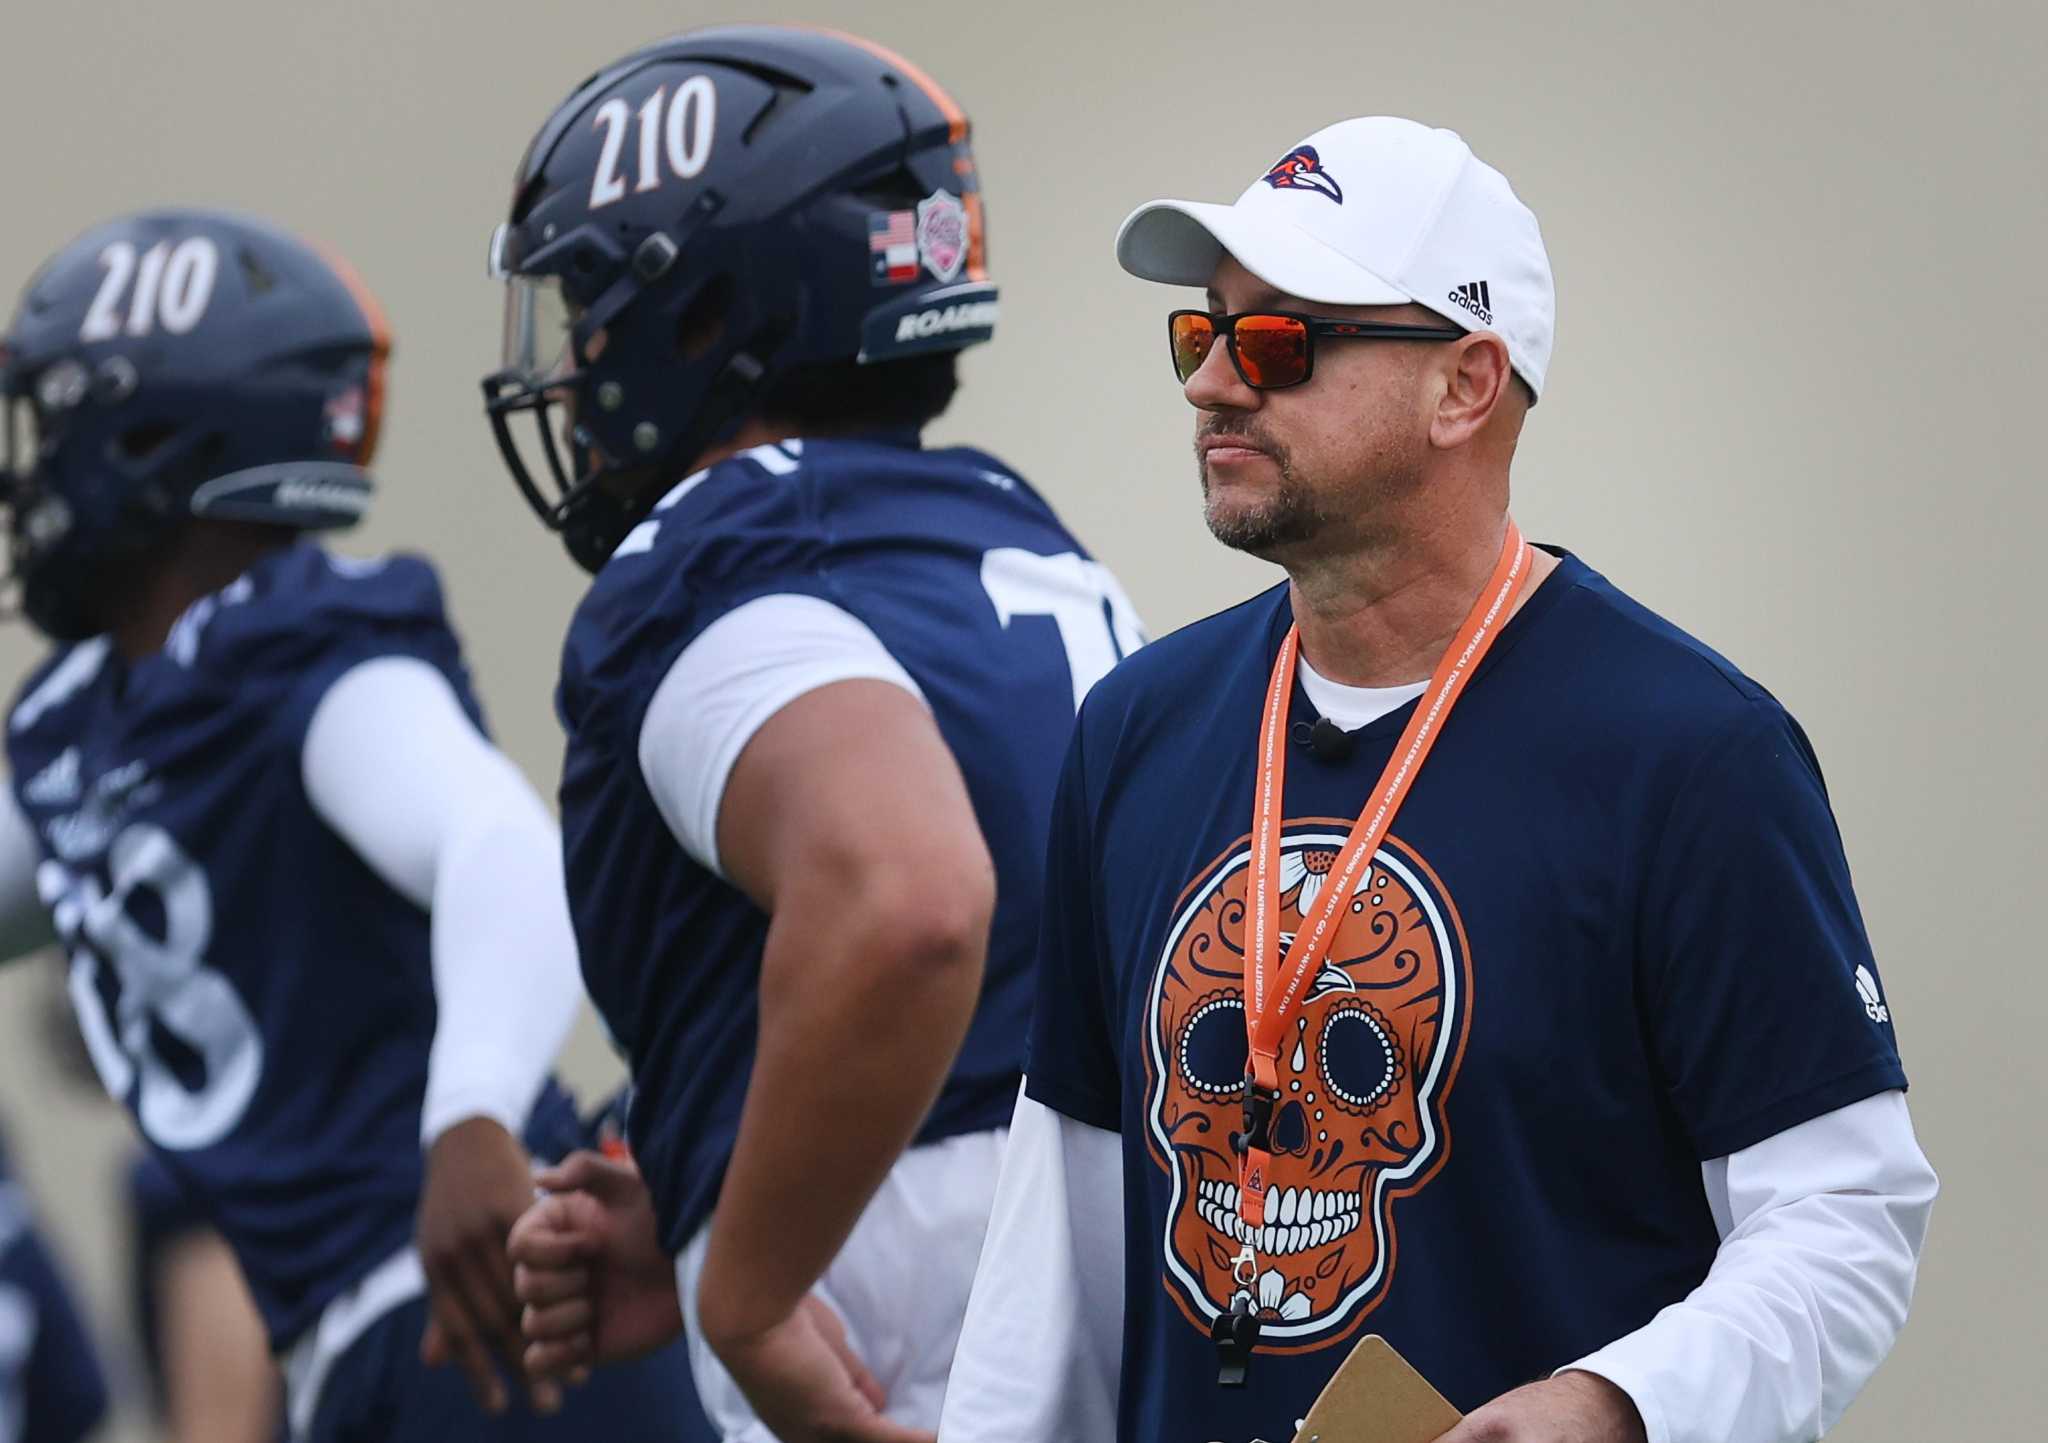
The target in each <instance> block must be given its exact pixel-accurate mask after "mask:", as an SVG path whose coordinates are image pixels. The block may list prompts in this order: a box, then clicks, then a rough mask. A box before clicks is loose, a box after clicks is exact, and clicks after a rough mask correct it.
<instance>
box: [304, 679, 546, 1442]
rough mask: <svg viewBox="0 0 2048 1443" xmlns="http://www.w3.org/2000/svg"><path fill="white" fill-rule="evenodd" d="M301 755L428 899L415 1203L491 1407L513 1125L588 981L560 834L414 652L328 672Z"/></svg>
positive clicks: (505, 1331) (449, 1325)
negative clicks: (426, 1041) (426, 1030)
mask: <svg viewBox="0 0 2048 1443" xmlns="http://www.w3.org/2000/svg"><path fill="white" fill-rule="evenodd" d="M303 770H304V776H305V782H306V792H307V796H308V797H309V798H310V799H311V801H312V803H313V806H314V808H315V810H316V811H318V812H319V813H320V815H321V816H322V817H323V818H324V819H325V820H326V821H327V823H328V824H329V825H330V826H332V827H333V828H334V829H335V831H336V832H337V833H338V834H339V835H340V836H341V837H342V838H343V839H344V840H345V841H347V842H348V843H349V845H350V846H351V847H352V848H353V849H354V850H355V851H356V852H357V853H358V855H360V856H361V857H362V858H363V860H364V861H365V862H366V863H367V864H368V865H369V866H370V867H371V868H372V869H373V870H374V871H375V872H376V873H377V874H378V875H379V876H380V877H382V878H383V879H384V880H385V881H386V882H387V883H389V884H390V885H391V886H392V887H393V888H394V889H395V890H396V891H398V892H399V893H401V894H402V895H404V896H406V897H408V898H410V899H411V900H412V901H414V902H416V903H417V904H419V905H420V906H421V907H423V908H426V909H427V910H428V911H429V912H430V913H431V917H432V953H433V982H434V998H435V1002H436V1004H437V1008H438V1021H437V1023H436V1026H435V1031H434V1042H433V1048H432V1051H431V1053H430V1054H429V1057H428V1064H427V1086H426V1096H425V1100H424V1103H423V1105H422V1108H421V1116H420V1126H421V1139H422V1142H423V1143H424V1145H425V1146H426V1147H427V1149H428V1161H427V1180H426V1186H425V1189H424V1190H423V1192H422V1195H421V1200H420V1218H419V1239H420V1249H421V1260H422V1262H423V1263H424V1265H425V1267H426V1271H427V1278H428V1284H429V1289H430V1292H431V1294H432V1298H433V1315H434V1320H435V1327H434V1329H432V1330H430V1333H429V1338H428V1343H429V1347H428V1352H429V1356H430V1358H431V1359H432V1360H434V1361H444V1360H446V1358H447V1357H449V1356H451V1355H452V1357H453V1359H454V1361H457V1362H459V1363H461V1364H462V1365H463V1367H464V1370H465V1372H467V1373H468V1375H469V1377H470V1379H471V1382H472V1383H473V1384H474V1386H475V1387H476V1390H477V1393H478V1396H479V1398H480V1400H481V1401H483V1402H484V1404H485V1406H486V1407H490V1408H495V1407H497V1406H501V1405H502V1403H503V1401H504V1398H503V1389H502V1386H501V1385H500V1383H499V1382H498V1380H497V1376H496V1374H495V1372H494V1371H493V1369H492V1368H491V1367H490V1364H489V1360H488V1357H487V1356H486V1351H487V1350H495V1351H496V1352H497V1353H498V1355H499V1356H500V1357H501V1358H503V1359H504V1360H505V1361H507V1362H508V1363H516V1360H517V1358H518V1356H519V1352H520V1348H521V1343H520V1339H519V1311H518V1303H517V1300H516V1299H515V1298H514V1296H513V1293H512V1269H511V1264H510V1262H509V1261H508V1259H507V1258H506V1255H505V1243H506V1238H507V1236H508V1235H509V1233H510V1231H511V1227H512V1224H513V1222H514V1221H515V1220H516V1219H517V1218H518V1216H519V1214H520V1212H521V1211H523V1209H524V1207H525V1205H526V1203H527V1202H528V1201H530V1199H531V1196H532V1181H531V1173H530V1171H529V1163H528V1159H527V1156H526V1152H525V1149H524V1148H523V1147H522V1146H521V1145H520V1143H519V1141H518V1134H519V1131H520V1129H521V1128H522V1127H523V1125H524V1122H525V1118H526V1115H527V1113H528V1112H529V1111H530V1110H531V1108H532V1106H533V1100H534V1098H535V1097H536V1096H537V1095H538V1094H539V1092H540V1088H541V1085H542V1083H543V1082H544V1081H545V1079H546V1076H547V1073H548V1069H549V1068H550V1067H551V1066H552V1065H553V1063H554V1059H555V1055H556V1053H557V1052H558V1051H559V1050H560V1049H561V1045H562V1041H563V1039H564V1038H565V1037H566V1036H567V1034H568V1030H569V1027H570V1025H571V1023H572V1022H573V1021H574V1018H575V1012H576V1007H577V1005H578V1002H579V999H580V997H581V995H582V984H581V980H580V978H579V976H578V973H577V964H576V947H575V940H574V936H573V934H572V932H571V930H570V925H569V911H568V899H567V895H566V893H565V891H564V887H563V881H562V865H561V851H560V840H559V834H558V832H557V830H556V827H555V824H554V821H553V819H552V818H551V817H550V816H549V815H548V812H547V809H546V808H545V807H544V806H543V805H542V804H541V801H540V799H539V797H537V796H536V795H535V794H534V792H533V789H532V787H530V786H529V785H528V784H527V782H526V779H525V778H524V777H523V776H521V775H520V773H519V771H518V769H517V768H516V767H514V766H513V765H512V763H511V762H510V761H509V760H508V759H507V758H506V757H505V756H504V754H503V753H501V752H499V751H498V750H497V748H496V747H494V746H492V745H491V744H490V742H489V741H488V740H486V739H485V737H484V736H483V734H482V733H481V732H480V731H479V730H478V729H477V727H476V726H475V724H474V723H473V722H472V721H471V720H470V718H469V716H468V714H467V713H466V712H464V711H463V709H462V706H461V703H460V702H459V700H458V699H457V697H456V695H455V691H454V688H453V687H452V686H450V685H449V683H448V680H447V678H446V677H444V676H443V675H442V674H441V673H440V672H439V671H437V670H436V669H435V668H434V667H432V666H430V665H428V664H427V663H426V662H424V661H420V660H417V659H414V658H411V657H405V656H387V657H379V658H376V659H374V660H370V661H365V662H362V663H360V664H359V665H357V666H356V667H355V668H353V669H352V670H350V671H348V672H347V673H345V674H344V675H343V676H342V677H340V678H339V679H338V680H337V681H335V682H334V683H333V685H332V686H330V687H329V688H328V689H327V690H326V692H325V693H324V695H323V696H322V697H321V700H320V702H319V704H318V706H317V707H316V708H315V710H314V712H313V716H312V721H311V723H310V725H309V726H308V729H307V733H306V741H305V750H304V755H303Z"/></svg>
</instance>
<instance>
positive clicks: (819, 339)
mask: <svg viewBox="0 0 2048 1443" xmlns="http://www.w3.org/2000/svg"><path fill="white" fill-rule="evenodd" d="M985 243H986V242H985V236H984V230H983V221H982V210H981V194H980V184H979V181H978V179H977V176H976V173H975V166H974V156H973V152H972V151H971V150H970V149H969V146H968V124H967V118H966V116H965V115H963V114H962V113H961V111H960V107H959V106H958V105H957V104H955V103H954V102H953V100H952V98H951V97H950V96H948V95H947V94H946V93H945V92H944V91H943V90H941V89H940V88H939V87H938V85H937V84H935V83H934V82H933V81H932V80H931V79H930V78H929V77H928V76H926V75H925V74H924V73H923V72H922V71H920V70H919V69H918V68H917V67H916V66H914V65H912V64H911V63H910V62H908V61H906V60H904V59H903V58H902V57H900V56H897V55H894V54H892V53H891V52H889V51H887V50H884V49H883V48H882V47H880V46H878V45H875V44H873V43H871V42H869V41H866V40H861V39H858V38H857V37H854V36H850V35H840V34H836V33H831V32H826V31H819V30H809V29H804V28H800V27H795V26H786V27H785V26H731V27H721V28H717V29H710V30H700V31H695V32H692V33H690V34H686V35H681V36H678V37H676V38H674V39H670V40H664V41H661V42H658V43H656V44H653V45H649V46H647V47H645V48H643V49H640V50H636V51H634V52H633V53H632V54H630V55H628V56H626V57H625V58H624V59H623V60H620V61H619V62H617V63H616V64H614V65H612V66H610V67H608V68H607V69H605V70H602V71H600V72H599V73H598V74H596V75H595V76H593V77H591V78H590V79H589V80H587V81H585V82H584V83H583V84H582V85H581V86H580V87H578V88H577V90H576V92H575V93H574V94H573V95H571V96H570V97H569V99H568V100H566V101H565V102H563V104H562V105H561V106H560V107H559V108H558V109H557V110H556V111H555V113H554V114H553V115H551V116H550V117H549V118H548V121H547V124H546V125H544V126H542V127H541V130H540V133H539V134H538V135H537V136H535V137H534V139H533V142H532V144H531V145H529V146H528V147H527V151H526V155H525V158H524V159H523V160H522V161H521V162H520V165H519V171H518V174H517V176H516V178H515V180H514V184H513V194H512V210H511V215H510V218H509V219H508V220H507V221H506V222H505V224H503V225H501V226H499V227H498V229H497V231H496V233H495V234H494V236H493V238H492V242H491V256H490V266H491V271H492V274H493V275H495V276H497V277H499V278H501V279H503V280H504V281H505V282H506V288H507V294H506V315H505V349H504V358H503V364H502V368H501V369H500V370H498V371H497V372H495V373H494V374H492V375H491V376H489V377H487V378H486V379H485V381H484V394H485V398H486V410H487V412H488V414H489V416H490V419H491V423H492V427H493V429H494V430H495V432H496V434H497V438H498V448H499V450H500V451H501V452H502V453H503V454H504V457H505V463H506V465H507V466H508V467H509V468H510V469H511V472H512V477H513V480H514V481H516V482H517V483H518V485H519V489H520V490H521V491H522V492H523V493H524V494H525V496H526V499H527V501H528V502H529V503H530V504H531V505H532V506H533V508H534V510H535V511H536V512H537V513H539V515H540V517H541V519H542V521H543V522H545V523H546V524H547V525H548V526H549V527H551V528H553V529H555V530H557V531H560V532H561V533H562V537H563V540H564V542H565V544H566V545H567V546H568V549H569V552H570V554H571V555H572V556H574V557H575V558H576V560H577V561H578V562H579V563H581V564H582V565H583V566H584V567H585V568H587V569H589V570H592V571H595V570H596V569H597V568H598V567H600V566H602V565H603V564H604V562H605V560H606V559H607V558H608V557H609V556H610V555H611V552H612V550H613V548H614V547H616V546H617V544H618V542H619V540H620V539H621V538H622V537H623V536H624V535H625V534H626V532H627V531H628V530H629V529H631V527H632V526H633V524H634V523H635V522H636V521H638V520H639V519H640V517H641V516H643V515H645V514H646V512H647V510H648V508H649V507H650V506H651V505H652V504H653V502H654V501H655V500H656V499H657V498H658V497H659V495H660V494H661V492H662V491H663V490H665V489H666V487H667V485H668V484H670V483H672V482H673V481H674V480H676V479H677V478H678V477H680V476H681V475H682V474H683V473H684V472H685V471H687V470H688V469H689V467H690V465H691V463H692V462H693V461H694V460H695V459H696V458H697V457H698V456H700V455H702V454H703V452H704V451H705V449H706V448H707V447H709V446H711V445H713V444H715V443H716V442H718V441H720V440H722V439H724V438H725V437H727V436H729V435H730V434H731V433H732V432H733V431H734V430H735V429H736V428H737V426H738V424H739V422H740V421H741V420H742V419H743V418H744V417H745V416H746V415H747V414H748V412H749V411H750V410H752V409H753V408H754V406H755V405H756V404H757V403H758V402H759V400H760V399H761V398H762V397H763V395H764V394H766V393H767V391H768V389H769V388H770V387H771V386H773V385H774V383H775V382H776V381H777V380H778V379H780V378H781V377H783V376H785V375H787V374H788V373H789V371H790V370H791V369H792V368H794V367H799V366H807V365H814V364H819V363H826V362H860V363H865V364H872V363H876V362H883V361H891V360H897V359H901V358H904V357H909V356H914V355H919V354H924V353H929V352H933V351H944V350H957V349H960V348H961V347H965V346H969V345H973V344H974V343H976V342H978V341H984V340H987V339H988V338H989V336H990V334H991V333H992V332H993V330H994V326H995V319H996V290H995V287H994V286H993V285H992V284H990V282H989V280H988V274H987V271H986V269H985V265H984V248H985ZM557 406H560V407H561V409H562V410H563V412H564V413H565V414H564V416H563V419H562V422H561V423H560V424H559V435H558V423H557V422H556V420H555V418H554V414H553V412H554V408H555V407H557ZM522 411H524V412H531V413H533V415H534V417H535V422H534V430H535V432H537V435H538V444H539V448H540V449H539V455H538V456H537V457H536V458H535V459H536V464H534V465H529V464H528V462H527V460H526V459H525V457H524V456H523V455H522V450H521V445H520V442H519V440H518V439H517V437H516V436H515V434H514V431H513V421H514V418H515V417H516V416H517V414H518V413H520V412H522ZM565 453H566V454H565ZM543 470H544V471H545V472H547V473H548V475H549V478H550V481H551V486H552V494H548V493H546V492H544V491H543V490H542V486H541V482H540V479H539V477H538V476H537V475H536V472H537V471H543Z"/></svg>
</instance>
